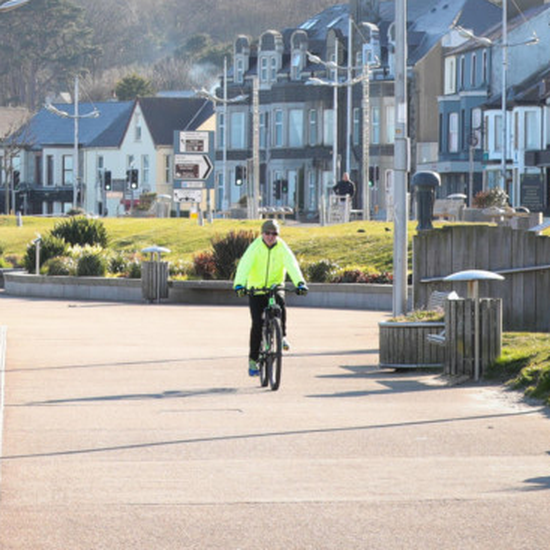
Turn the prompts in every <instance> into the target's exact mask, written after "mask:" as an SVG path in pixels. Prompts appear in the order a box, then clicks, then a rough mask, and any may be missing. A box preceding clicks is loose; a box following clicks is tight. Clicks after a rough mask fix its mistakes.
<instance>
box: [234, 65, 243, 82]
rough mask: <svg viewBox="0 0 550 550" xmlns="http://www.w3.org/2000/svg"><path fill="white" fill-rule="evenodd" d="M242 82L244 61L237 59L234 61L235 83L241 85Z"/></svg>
mask: <svg viewBox="0 0 550 550" xmlns="http://www.w3.org/2000/svg"><path fill="white" fill-rule="evenodd" d="M243 80H244V61H243V60H242V59H237V60H236V61H235V82H238V83H239V84H242V83H243Z"/></svg>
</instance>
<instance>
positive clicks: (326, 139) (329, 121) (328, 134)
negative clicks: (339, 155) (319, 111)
mask: <svg viewBox="0 0 550 550" xmlns="http://www.w3.org/2000/svg"><path fill="white" fill-rule="evenodd" d="M333 127H334V111H333V110H332V109H330V110H327V111H325V115H324V117H323V144H324V145H332V143H333V141H334V139H333V135H332V134H333Z"/></svg>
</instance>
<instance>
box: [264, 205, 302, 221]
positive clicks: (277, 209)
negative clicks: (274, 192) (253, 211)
mask: <svg viewBox="0 0 550 550" xmlns="http://www.w3.org/2000/svg"><path fill="white" fill-rule="evenodd" d="M258 213H259V214H260V218H261V219H266V218H282V219H283V220H284V219H285V216H292V214H294V210H293V209H292V208H291V207H290V206H261V207H260V208H259V210H258Z"/></svg>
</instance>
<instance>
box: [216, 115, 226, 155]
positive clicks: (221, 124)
mask: <svg viewBox="0 0 550 550" xmlns="http://www.w3.org/2000/svg"><path fill="white" fill-rule="evenodd" d="M217 118H218V149H223V148H224V146H225V113H218V115H217Z"/></svg>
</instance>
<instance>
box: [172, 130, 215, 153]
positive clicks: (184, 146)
mask: <svg viewBox="0 0 550 550" xmlns="http://www.w3.org/2000/svg"><path fill="white" fill-rule="evenodd" d="M208 145H209V136H208V132H180V133H179V152H180V153H208Z"/></svg>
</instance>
